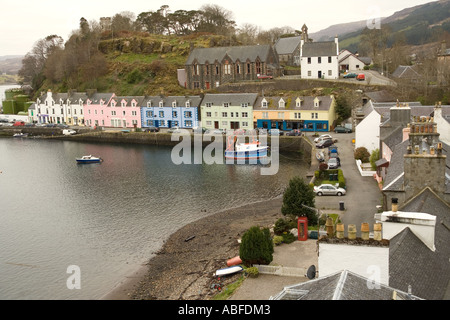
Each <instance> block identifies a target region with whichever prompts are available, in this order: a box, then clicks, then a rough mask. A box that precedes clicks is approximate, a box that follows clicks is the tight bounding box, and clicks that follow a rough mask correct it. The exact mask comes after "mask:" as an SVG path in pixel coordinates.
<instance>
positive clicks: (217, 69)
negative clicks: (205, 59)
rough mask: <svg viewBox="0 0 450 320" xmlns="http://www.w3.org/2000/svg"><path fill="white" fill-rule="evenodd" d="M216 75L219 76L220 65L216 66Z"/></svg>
mask: <svg viewBox="0 0 450 320" xmlns="http://www.w3.org/2000/svg"><path fill="white" fill-rule="evenodd" d="M216 74H219V65H218V64H216Z"/></svg>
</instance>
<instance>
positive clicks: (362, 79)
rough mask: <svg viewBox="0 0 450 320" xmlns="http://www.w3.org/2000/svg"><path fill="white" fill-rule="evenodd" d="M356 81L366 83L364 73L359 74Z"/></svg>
mask: <svg viewBox="0 0 450 320" xmlns="http://www.w3.org/2000/svg"><path fill="white" fill-rule="evenodd" d="M356 80H358V81H364V80H366V76H365V75H364V73H359V74H358V75H357V76H356Z"/></svg>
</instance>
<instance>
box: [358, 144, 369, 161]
mask: <svg viewBox="0 0 450 320" xmlns="http://www.w3.org/2000/svg"><path fill="white" fill-rule="evenodd" d="M355 159H356V160H361V162H362V163H367V162H369V159H370V153H369V151H368V150H367V148H366V147H359V148H357V149H356V150H355Z"/></svg>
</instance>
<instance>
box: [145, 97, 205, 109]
mask: <svg viewBox="0 0 450 320" xmlns="http://www.w3.org/2000/svg"><path fill="white" fill-rule="evenodd" d="M161 100H163V102H164V106H167V107H169V106H172V102H173V101H176V102H177V106H185V105H186V102H187V101H189V102H190V105H191V106H192V107H199V106H200V103H201V101H202V98H201V97H200V96H145V97H144V99H142V101H141V106H147V103H148V102H151V105H150V106H152V107H154V106H158V105H159V102H160V101H161Z"/></svg>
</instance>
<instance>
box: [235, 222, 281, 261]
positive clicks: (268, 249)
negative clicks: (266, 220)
mask: <svg viewBox="0 0 450 320" xmlns="http://www.w3.org/2000/svg"><path fill="white" fill-rule="evenodd" d="M239 257H240V258H241V260H242V262H243V263H244V264H245V265H248V266H251V265H253V264H269V263H271V262H272V260H273V242H272V239H271V238H270V232H269V229H267V228H264V229H260V228H259V227H251V228H250V229H248V230H247V231H246V232H245V233H244V235H243V236H242V240H241V245H240V247H239Z"/></svg>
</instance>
